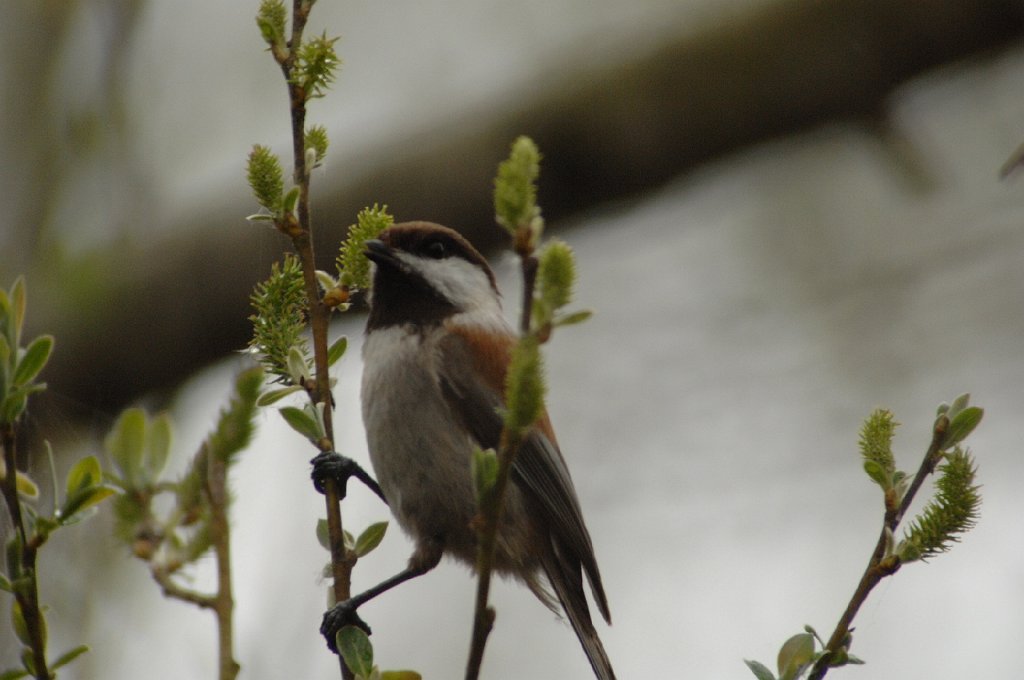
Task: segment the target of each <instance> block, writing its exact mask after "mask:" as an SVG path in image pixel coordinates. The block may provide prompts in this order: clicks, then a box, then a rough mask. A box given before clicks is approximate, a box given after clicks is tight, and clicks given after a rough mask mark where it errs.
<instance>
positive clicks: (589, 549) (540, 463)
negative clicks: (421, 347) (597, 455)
mask: <svg viewBox="0 0 1024 680" xmlns="http://www.w3.org/2000/svg"><path fill="white" fill-rule="evenodd" d="M474 342H478V341H475V340H474V338H473V336H472V335H471V334H460V333H449V334H447V336H446V337H445V339H444V340H442V341H441V343H440V346H439V349H440V352H441V357H440V358H441V366H442V369H441V371H440V373H441V376H442V377H441V391H442V393H443V395H444V397H445V399H446V401H447V402H448V404H449V405H450V406H451V408H452V410H453V412H454V413H455V414H456V417H457V419H458V420H459V421H460V422H461V423H462V424H463V425H464V426H465V427H466V429H467V430H468V431H469V432H470V434H471V435H472V436H473V438H474V439H476V440H477V442H478V443H479V445H480V446H481V448H485V449H486V448H495V449H497V448H498V445H499V441H500V439H501V430H502V425H503V423H502V418H501V415H500V414H499V409H500V408H501V407H502V406H503V405H504V367H505V366H506V365H507V353H508V351H510V349H511V344H512V343H513V342H514V340H513V339H512V338H509V341H508V347H506V348H504V350H503V351H504V354H505V356H504V357H495V356H491V357H488V359H489V360H488V361H487V362H486V364H487V366H488V367H493V366H495V365H500V366H501V370H500V375H496V374H494V373H493V372H491V369H490V368H483V367H482V366H481V351H480V349H479V348H477V347H474ZM498 359H501V361H496V360H498ZM544 430H547V431H548V432H550V425H548V423H547V417H546V416H545V417H544V418H543V419H542V421H540V422H538V426H537V427H535V428H534V429H533V430H531V431H530V433H529V434H528V435H527V436H526V438H525V440H524V441H523V444H522V446H521V447H520V449H519V452H518V453H517V454H516V457H515V461H514V463H513V465H512V479H513V480H514V482H515V483H516V484H517V485H518V486H519V487H520V488H521V489H522V490H523V491H525V492H526V493H527V494H528V496H529V497H530V498H532V499H533V501H534V502H535V504H536V507H537V508H538V509H539V510H540V512H541V513H542V514H543V516H544V519H545V520H546V525H547V526H548V527H549V529H550V532H551V540H552V544H553V546H554V548H555V553H556V554H557V556H558V561H559V562H560V563H561V566H560V569H559V571H561V572H563V574H565V575H566V576H568V574H567V573H565V572H566V571H568V572H572V571H575V572H576V574H577V576H576V580H578V579H579V576H578V574H579V569H580V567H581V566H582V568H583V571H584V572H586V575H587V579H588V580H589V581H590V587H591V591H592V592H593V594H594V599H595V601H596V603H597V606H598V609H599V610H600V611H601V614H602V616H603V617H604V618H605V620H610V618H611V615H610V613H609V611H608V601H607V598H606V596H605V593H604V586H603V585H602V583H601V573H600V571H599V570H598V567H597V560H596V559H595V558H594V548H593V545H592V543H591V540H590V534H589V532H588V531H587V527H586V525H585V524H584V523H583V514H582V512H581V510H580V504H579V500H578V499H577V497H576V489H575V487H574V486H573V483H572V477H571V476H570V475H569V469H568V467H566V464H565V459H564V458H563V457H562V454H561V452H560V451H559V450H558V447H557V445H556V444H555V443H554V441H553V439H554V437H553V436H549V435H548V434H545V432H544ZM551 566H553V565H546V566H545V569H546V570H547V571H548V572H549V574H548V575H549V578H551V577H553V574H551V573H550V572H551V568H550V567H551ZM560 595H561V593H560ZM580 595H581V596H582V591H581V592H580ZM563 604H566V603H565V602H563ZM584 611H585V604H584ZM588 618H589V617H588Z"/></svg>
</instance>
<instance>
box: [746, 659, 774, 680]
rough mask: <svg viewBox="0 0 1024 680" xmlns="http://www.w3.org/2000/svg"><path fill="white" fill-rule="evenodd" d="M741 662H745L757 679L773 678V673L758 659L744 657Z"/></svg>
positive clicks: (770, 679) (772, 679)
mask: <svg viewBox="0 0 1024 680" xmlns="http://www.w3.org/2000/svg"><path fill="white" fill-rule="evenodd" d="M743 663H745V664H747V668H749V669H750V671H751V672H752V673H753V674H754V676H755V677H756V678H757V680H775V675H774V674H773V673H772V672H771V671H770V670H768V667H767V666H765V665H764V664H763V663H761V662H760V661H751V660H750V659H744V660H743Z"/></svg>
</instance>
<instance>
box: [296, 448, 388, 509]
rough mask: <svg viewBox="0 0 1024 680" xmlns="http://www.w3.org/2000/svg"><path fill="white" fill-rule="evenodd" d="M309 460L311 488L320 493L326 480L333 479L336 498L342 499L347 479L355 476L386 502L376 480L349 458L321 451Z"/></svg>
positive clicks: (335, 452)
mask: <svg viewBox="0 0 1024 680" xmlns="http://www.w3.org/2000/svg"><path fill="white" fill-rule="evenodd" d="M309 462H310V463H312V464H313V472H312V473H311V474H310V477H312V478H313V488H315V489H316V490H317V491H319V492H320V493H324V489H325V488H326V485H327V480H328V479H333V480H334V482H335V483H336V484H337V487H338V499H339V500H340V499H343V498H345V495H346V494H347V493H348V480H349V479H350V478H351V477H355V478H356V479H358V480H359V481H361V482H362V483H363V484H365V485H366V486H368V487H369V488H370V490H371V491H373V492H374V493H375V494H377V495H378V496H379V497H380V499H381V500H383V501H384V502H385V503H387V500H386V499H385V498H384V493H383V492H382V491H381V489H380V486H379V485H378V484H377V482H376V481H375V480H374V479H373V477H371V476H370V475H369V474H367V472H366V470H364V469H363V468H361V467H360V466H359V463H357V462H355V461H354V460H352V459H351V458H347V457H345V456H343V455H341V454H340V453H338V452H337V451H321V452H320V453H319V454H317V456H316V458H314V459H313V460H311V461H309Z"/></svg>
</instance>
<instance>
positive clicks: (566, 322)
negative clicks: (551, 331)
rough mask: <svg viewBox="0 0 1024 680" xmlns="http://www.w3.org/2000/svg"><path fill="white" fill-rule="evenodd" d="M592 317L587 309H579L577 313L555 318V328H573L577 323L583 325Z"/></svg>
mask: <svg viewBox="0 0 1024 680" xmlns="http://www.w3.org/2000/svg"><path fill="white" fill-rule="evenodd" d="M592 316H594V312H592V311H590V310H589V309H581V310H580V311H578V312H572V313H570V314H565V315H562V316H557V317H555V325H556V326H573V325H575V324H578V323H583V322H584V321H586V320H588V319H589V318H590V317H592Z"/></svg>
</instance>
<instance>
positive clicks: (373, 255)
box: [363, 238, 398, 265]
mask: <svg viewBox="0 0 1024 680" xmlns="http://www.w3.org/2000/svg"><path fill="white" fill-rule="evenodd" d="M364 245H365V246H366V250H364V251H363V254H364V255H366V257H368V258H369V259H370V260H372V261H373V262H376V263H377V264H390V265H397V264H398V259H397V258H396V257H395V255H394V253H392V252H391V248H390V247H389V246H388V245H387V244H386V243H384V241H381V240H380V239H379V238H371V239H369V240H368V241H366V243H365V244H364Z"/></svg>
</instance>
